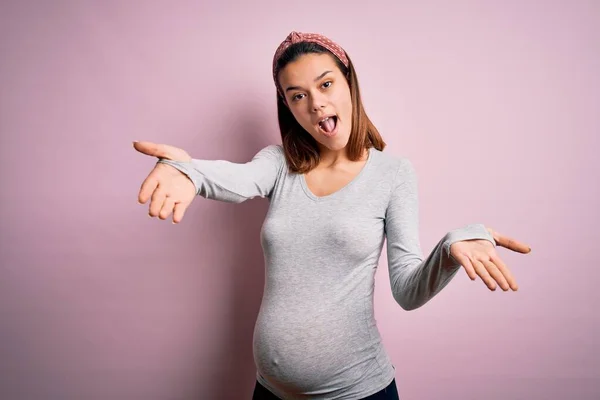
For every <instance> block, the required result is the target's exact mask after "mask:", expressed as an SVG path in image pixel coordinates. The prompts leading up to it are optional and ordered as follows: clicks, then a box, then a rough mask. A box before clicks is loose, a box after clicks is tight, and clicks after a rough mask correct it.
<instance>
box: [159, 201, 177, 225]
mask: <svg viewBox="0 0 600 400" xmlns="http://www.w3.org/2000/svg"><path fill="white" fill-rule="evenodd" d="M174 207H175V200H173V197H170V196H167V197H166V198H165V202H164V203H163V205H162V208H161V209H160V212H159V213H158V218H160V219H162V220H165V219H167V218H168V217H169V215H171V213H172V212H173V208H174Z"/></svg>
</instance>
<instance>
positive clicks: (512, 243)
mask: <svg viewBox="0 0 600 400" xmlns="http://www.w3.org/2000/svg"><path fill="white" fill-rule="evenodd" d="M492 235H493V237H494V240H495V241H496V244H497V245H498V246H502V247H504V248H507V249H509V250H512V251H516V252H518V253H523V254H527V253H529V252H530V251H531V247H529V246H527V245H526V244H525V243H521V242H519V241H517V240H515V239H513V238H510V237H508V236H504V235H502V234H500V233H498V232H494V233H493V234H492Z"/></svg>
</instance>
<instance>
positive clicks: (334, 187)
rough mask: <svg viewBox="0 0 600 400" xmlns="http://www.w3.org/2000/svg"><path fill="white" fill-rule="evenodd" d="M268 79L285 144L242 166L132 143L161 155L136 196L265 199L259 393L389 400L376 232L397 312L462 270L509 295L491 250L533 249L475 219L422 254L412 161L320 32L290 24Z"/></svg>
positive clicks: (169, 207) (155, 208) (155, 203)
mask: <svg viewBox="0 0 600 400" xmlns="http://www.w3.org/2000/svg"><path fill="white" fill-rule="evenodd" d="M273 78H274V80H275V86H276V88H277V108H278V116H279V127H280V130H281V138H282V145H270V146H267V147H265V148H264V149H262V150H261V151H259V152H258V154H256V156H255V157H254V158H253V159H252V160H251V161H249V162H247V163H244V164H237V163H231V162H228V161H223V160H198V159H192V158H191V157H190V156H189V155H188V153H186V152H185V151H184V150H182V149H178V148H174V147H171V146H168V145H158V144H154V143H149V142H135V143H134V147H135V148H136V149H137V150H138V151H139V152H141V153H144V154H147V155H149V156H154V157H157V158H158V162H157V164H156V166H155V168H154V170H153V171H152V172H151V173H150V175H149V176H148V177H147V178H146V179H145V181H144V182H143V184H142V187H141V189H140V193H139V202H140V203H142V204H145V203H146V202H147V201H148V200H150V206H149V207H150V210H149V213H150V215H151V216H152V217H159V218H160V219H163V220H164V219H166V218H168V217H169V216H170V215H171V213H172V214H173V222H174V223H178V222H179V221H181V219H182V218H183V216H184V212H185V210H186V208H187V207H188V206H189V205H190V203H191V202H192V201H193V199H194V198H195V196H196V195H200V196H203V197H205V198H208V199H215V200H221V201H228V202H242V201H245V200H247V199H251V198H254V197H264V198H268V199H269V202H270V205H269V210H268V213H267V215H266V218H265V221H264V224H263V227H262V231H261V242H262V247H263V250H264V257H265V263H266V265H265V268H266V284H265V291H264V295H263V300H262V304H261V308H260V311H259V315H258V318H257V321H256V326H255V331H254V342H253V343H254V359H255V362H256V366H257V374H256V378H257V382H256V387H255V391H254V397H253V398H254V400H262V399H277V398H281V399H309V398H310V399H371V400H373V399H398V393H397V389H396V385H395V379H394V373H395V367H394V365H393V364H392V362H391V360H390V358H389V357H388V355H387V354H386V351H385V349H384V347H383V345H382V341H381V336H380V334H379V331H378V329H377V326H376V322H375V319H374V310H373V288H374V275H375V271H376V268H377V264H378V260H379V256H380V254H381V250H382V247H383V244H384V239H385V238H387V255H388V265H389V277H390V282H391V287H392V290H393V295H394V298H395V299H396V301H397V302H398V304H399V305H400V306H401V307H402V308H403V309H405V310H414V309H416V308H418V307H420V306H422V305H423V304H425V303H426V302H427V301H429V300H430V299H431V298H432V297H434V296H435V295H436V294H437V293H438V292H439V291H440V290H442V288H444V287H445V286H446V285H447V284H448V282H450V280H451V279H452V278H453V277H454V276H455V274H456V273H457V272H458V271H459V269H460V268H461V267H462V268H464V269H465V270H466V273H467V274H468V276H469V277H470V278H471V279H472V280H475V279H476V277H477V276H479V277H480V278H481V279H482V281H483V282H484V283H485V284H486V285H487V286H488V287H489V288H490V289H491V290H495V289H496V285H499V286H500V287H501V288H502V290H504V291H507V290H517V284H516V283H515V280H514V278H513V276H512V274H511V272H510V271H509V270H508V268H507V267H506V265H505V264H504V262H503V261H502V260H501V259H500V257H499V256H498V254H497V253H496V245H498V246H503V247H506V248H508V249H510V250H513V251H517V252H521V253H528V252H529V251H530V249H529V247H528V246H526V245H524V244H521V243H518V242H516V241H514V240H512V239H508V238H506V237H504V236H502V235H500V234H499V233H497V232H494V231H493V230H491V229H490V228H486V227H485V226H484V225H482V224H470V225H467V226H464V227H462V228H459V229H455V230H452V231H450V232H448V233H447V234H446V235H445V236H444V237H443V238H442V239H441V240H440V241H439V243H438V244H437V245H436V246H435V248H434V249H433V251H432V252H431V254H429V256H427V257H426V258H425V257H423V254H422V252H421V248H420V242H419V232H418V199H417V178H416V174H415V170H414V168H413V165H412V164H411V162H410V161H409V160H408V159H406V158H403V157H394V156H392V155H390V154H387V153H385V152H383V149H384V147H385V143H384V141H383V139H382V138H381V136H380V134H379V132H378V131H377V129H376V128H375V126H374V125H373V124H372V122H371V121H370V120H369V118H368V117H367V115H366V113H365V110H364V108H363V105H362V103H361V99H360V92H359V86H358V80H357V76H356V71H355V70H354V67H353V65H352V62H351V60H350V58H349V57H348V55H347V54H346V52H345V51H344V50H343V49H342V48H341V47H340V46H339V45H337V44H336V43H334V42H332V41H331V40H330V39H328V38H326V37H324V36H322V35H319V34H304V33H298V32H292V33H290V35H289V36H288V37H287V38H286V39H285V41H284V42H283V43H281V45H280V46H279V48H278V49H277V51H276V53H275V56H274V60H273Z"/></svg>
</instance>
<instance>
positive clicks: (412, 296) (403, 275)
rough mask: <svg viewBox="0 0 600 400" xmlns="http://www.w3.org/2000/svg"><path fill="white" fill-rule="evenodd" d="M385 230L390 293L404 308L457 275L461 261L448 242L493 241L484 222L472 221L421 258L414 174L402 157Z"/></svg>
mask: <svg viewBox="0 0 600 400" xmlns="http://www.w3.org/2000/svg"><path fill="white" fill-rule="evenodd" d="M385 231H386V237H387V255H388V268H389V275H390V283H391V287H392V293H393V295H394V299H395V300H396V302H397V303H398V304H399V305H400V306H401V307H402V308H403V309H405V310H414V309H416V308H419V307H421V306H422V305H424V304H425V303H427V302H428V301H429V300H430V299H431V298H433V297H434V296H435V295H436V294H437V293H439V292H440V291H441V290H442V289H443V288H444V287H445V286H446V285H447V284H448V282H450V280H451V279H452V277H454V275H456V273H457V272H458V270H459V269H460V264H459V263H458V262H456V260H454V258H453V257H451V256H450V245H452V244H453V243H455V242H458V241H462V240H471V239H485V240H489V241H491V242H492V243H493V244H494V245H495V242H494V239H493V237H492V236H491V234H490V233H489V232H488V231H487V230H486V228H485V226H484V225H483V224H472V225H467V226H465V227H463V228H459V229H455V230H453V231H450V232H449V233H447V234H446V235H445V236H444V237H443V238H442V240H440V242H438V243H437V245H436V246H435V247H434V249H433V250H432V252H431V253H430V254H429V255H428V256H427V258H424V257H423V253H422V250H421V245H420V240H419V203H418V184H417V175H416V172H415V169H414V167H413V165H412V163H411V162H410V161H409V160H408V159H402V160H401V165H400V167H399V169H398V171H397V175H396V178H395V183H394V186H393V189H392V194H391V197H390V202H389V205H388V209H387V212H386V219H385Z"/></svg>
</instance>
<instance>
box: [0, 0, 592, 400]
mask: <svg viewBox="0 0 600 400" xmlns="http://www.w3.org/2000/svg"><path fill="white" fill-rule="evenodd" d="M249 3H252V4H249ZM255 3H259V2H246V1H241V0H239V1H229V2H221V3H219V4H217V2H216V1H213V2H208V1H195V2H193V1H179V2H167V1H163V2H158V1H153V2H146V1H144V2H142V1H138V2H134V1H128V2H123V1H96V2H90V1H75V0H73V1H53V2H49V1H37V2H33V1H16V0H15V1H12V2H11V1H4V2H2V4H1V5H0V57H1V62H0V132H1V139H0V140H1V142H0V174H1V175H0V177H1V182H2V186H1V188H2V190H1V193H0V200H1V205H0V218H1V221H2V223H1V232H0V239H1V241H0V317H1V324H0V398H2V399H11V400H12V399H24V400H32V399H86V400H89V399H94V400H95V399H98V400H99V399H118V400H121V399H122V400H130V399H145V400H154V399H157V400H158V399H160V400H163V399H164V400H166V399H185V400H187V399H249V398H250V395H251V391H252V388H253V385H254V374H255V369H254V363H253V359H252V353H251V341H252V331H253V326H254V321H255V317H256V315H257V312H258V308H259V305H260V300H261V295H262V289H263V282H264V277H263V265H262V252H261V249H260V244H259V238H258V233H259V229H260V224H261V222H262V219H263V216H264V214H265V211H266V206H267V203H266V201H263V200H254V201H250V202H247V203H244V204H241V205H231V204H222V203H217V202H212V201H207V200H204V199H201V198H199V199H197V201H196V202H195V203H194V204H193V206H192V207H191V209H190V211H189V212H188V214H187V216H186V219H185V220H184V222H183V223H182V224H181V225H179V226H175V225H172V224H170V223H168V222H162V221H158V220H153V219H149V218H148V217H147V216H146V208H145V207H143V206H140V205H138V204H137V203H136V196H137V191H138V189H139V185H140V183H141V182H142V180H143V179H144V177H145V176H146V174H147V173H148V172H149V171H150V169H151V168H152V166H153V164H154V160H153V159H151V158H148V157H144V156H142V155H140V154H138V153H135V152H134V150H133V149H132V147H131V142H132V141H133V140H152V141H157V142H165V143H169V144H173V145H176V146H180V147H183V148H185V149H186V150H188V151H189V152H190V153H191V154H192V155H193V156H194V157H196V158H223V159H229V160H232V161H246V160H248V159H249V158H250V157H251V156H252V155H253V154H254V153H255V152H256V151H258V150H259V149H260V148H262V147H263V146H265V145H267V144H269V143H279V136H278V131H277V124H276V113H275V102H274V96H275V89H274V86H273V83H272V81H271V70H270V66H271V57H272V54H273V52H274V50H275V48H276V47H277V45H278V44H279V42H280V41H281V40H283V38H285V36H286V35H287V34H288V33H289V32H290V31H291V30H299V31H316V32H321V33H324V34H326V35H328V36H330V37H331V38H333V39H334V40H336V41H338V42H339V43H340V44H341V45H342V46H344V47H345V48H346V50H347V51H348V52H349V54H350V56H351V57H352V58H353V61H354V62H355V64H356V67H357V70H358V74H359V78H360V82H361V88H362V91H363V95H364V102H365V106H366V108H367V111H368V113H369V114H370V116H371V117H372V119H373V121H374V122H375V124H376V125H377V126H378V128H379V129H380V131H381V132H382V134H383V135H384V138H385V139H386V140H387V142H388V144H389V147H388V150H387V151H389V152H392V153H395V154H397V155H404V156H407V157H409V158H410V159H411V160H412V161H413V162H414V164H415V166H416V168H417V171H418V174H419V179H420V195H421V240H422V246H423V249H424V251H425V252H429V251H430V250H431V248H432V247H433V246H434V245H435V243H436V242H437V241H438V240H439V239H441V237H442V236H443V235H444V233H446V232H447V231H448V230H450V229H453V228H456V227H459V226H463V225H465V224H468V223H473V222H482V223H485V224H487V225H489V226H491V227H493V228H495V229H496V230H498V231H500V232H503V233H505V234H507V235H511V236H514V237H516V238H517V239H521V240H523V241H525V242H527V243H528V244H530V245H531V246H532V248H533V252H532V253H531V254H530V255H527V256H523V255H518V254H514V253H513V254H510V253H508V252H507V251H501V254H502V255H504V259H505V260H506V262H507V263H508V265H509V267H511V268H512V270H513V272H514V273H515V275H516V277H517V282H518V283H519V284H520V290H519V291H518V292H516V293H515V292H509V293H504V292H502V291H497V292H490V291H489V290H488V289H487V288H486V287H485V286H484V284H483V283H482V282H481V281H476V282H471V281H470V280H469V279H468V277H467V275H466V274H465V273H464V271H461V272H460V273H459V274H458V275H457V277H456V278H455V279H454V281H453V282H452V283H451V284H450V285H449V286H448V287H447V288H446V289H444V290H443V291H442V292H441V293H440V294H439V295H438V296H437V297H436V298H434V299H433V300H432V301H431V302H430V303H428V304H427V305H425V306H424V307H423V308H420V309H418V310H416V311H413V312H405V311H403V310H402V309H401V308H400V307H399V306H398V305H396V304H395V303H394V301H393V299H392V296H391V293H390V288H389V281H388V276H387V266H386V263H385V261H386V257H385V253H384V255H383V256H382V259H381V265H380V269H379V272H378V275H377V290H376V307H377V309H376V314H377V320H378V324H379V327H380V330H381V332H382V334H383V336H384V339H385V344H386V347H387V349H388V350H389V353H390V355H391V357H392V359H393V361H394V362H395V365H396V368H397V376H396V378H397V385H398V388H399V392H400V397H401V399H402V400H408V399H419V400H426V399H441V398H443V399H490V400H494V399H579V400H581V399H598V398H600V384H599V380H600V361H599V360H600V350H599V346H598V344H597V338H598V334H599V333H600V332H599V326H600V324H599V322H600V313H599V312H598V300H599V295H598V289H597V282H598V280H599V279H600V272H599V269H598V261H597V259H595V258H594V257H595V256H597V254H598V224H599V223H600V218H599V213H600V212H599V211H598V206H599V205H600V199H599V191H598V182H599V181H600V179H599V175H600V174H599V170H600V168H599V167H600V162H599V161H598V150H599V148H600V146H599V145H600V140H599V137H600V135H599V130H600V121H599V118H598V109H599V102H600V78H599V77H600V74H599V73H598V71H600V51H599V49H600V28H598V27H599V26H600V5H599V3H598V2H595V1H573V2H568V1H563V2H558V1H555V2H543V1H536V2H534V1H526V2H522V1H510V2H507V1H495V2H492V1H479V2H475V1H471V2H467V1H461V2H456V1H454V2H446V1H438V2H426V3H424V2H408V1H404V2H399V1H388V2H384V1H368V2H365V3H363V5H351V4H352V2H348V1H328V2H321V1H318V2H317V1H304V2H291V3H282V2H274V1H273V2H266V1H265V2H260V5H258V4H255ZM417 3H419V4H417Z"/></svg>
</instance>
